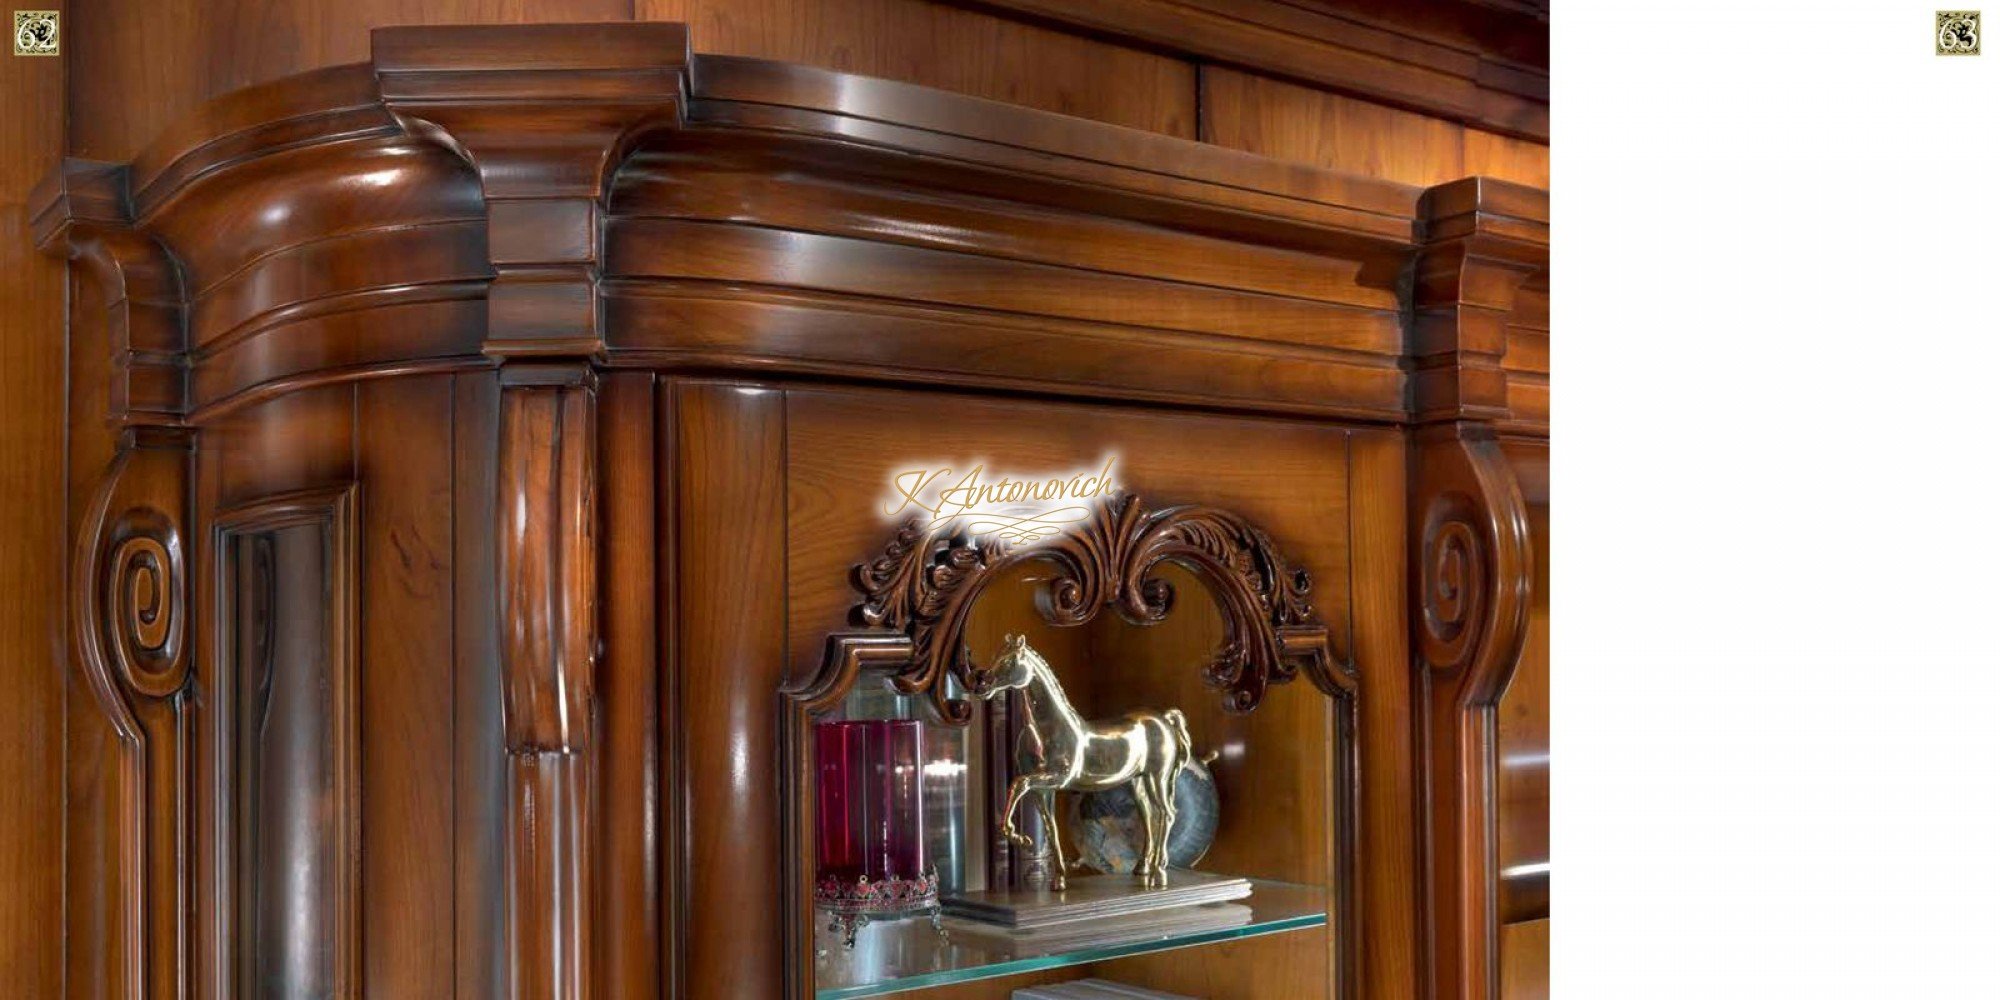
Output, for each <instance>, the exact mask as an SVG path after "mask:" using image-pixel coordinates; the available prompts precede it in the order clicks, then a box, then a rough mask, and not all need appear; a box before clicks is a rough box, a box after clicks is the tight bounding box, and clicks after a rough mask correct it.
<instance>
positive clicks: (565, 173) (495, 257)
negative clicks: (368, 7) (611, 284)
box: [374, 23, 689, 358]
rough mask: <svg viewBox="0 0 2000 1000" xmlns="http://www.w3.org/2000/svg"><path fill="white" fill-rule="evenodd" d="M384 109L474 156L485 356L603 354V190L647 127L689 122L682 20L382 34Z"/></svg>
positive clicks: (377, 43)
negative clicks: (483, 261)
mask: <svg viewBox="0 0 2000 1000" xmlns="http://www.w3.org/2000/svg"><path fill="white" fill-rule="evenodd" d="M374 62H375V69H376V77H377V80H378V81H379V82H380V86H381V91H382V100H383V103H384V104H385V105H386V106H387V107H388V108H389V110H390V111H392V112H394V113H395V114H396V115H397V117H398V118H400V119H401V120H402V121H403V123H404V125H405V127H406V128H408V129H409V130H410V131H411V132H412V133H413V134H416V135H420V136H425V137H428V138H430V139H433V140H435V141H437V142H440V143H442V144H443V145H445V146H447V147H449V148H450V149H452V150H454V151H456V152H457V153H459V154H460V155H462V156H464V157H465V158H466V159H467V160H469V161H471V163H472V165H473V166H474V167H475V168H476V169H477V170H478V171H479V179H480V185H481V187H482V189H483V190H484V193H485V196H486V213H487V220H486V222H487V247H488V251H487V252H488V256H489V259H490V260H491V262H492V264H493V268H494V272H495V277H494V280H493V283H492V285H491V287H490V288H489V289H488V292H487V310H488V312H487V316H488V329H489V332H488V335H487V341H486V352H487V353H488V354H491V355H493V356H496V357H503V358H506V357H551V356H570V357H589V356H592V355H596V354H598V353H600V352H602V350H603V348H604V337H603V331H602V330H601V329H599V313H600V310H599V308H598V301H597V280H598V277H599V260H600V253H601V250H602V242H603V240H602V228H603V214H604V204H603V201H604V194H605V191H606V188H607V185H608V182H609V180H610V176H611V174H612V172H613V171H614V170H615V169H616V168H617V165H618V163H619V162H620V160H622V158H623V156H624V154H625V152H626V151H627V150H628V149H629V148H630V146H631V144H632V142H633V141H634V140H635V139H636V138H637V137H638V136H639V135H640V134H642V133H644V132H646V131H648V130H650V129H653V128H656V127H660V126H664V125H670V124H673V123H675V122H677V121H678V120H679V117H680V114H681V109H682V107H683V106H684V104H685V91H686V82H685V77H686V73H687V66H688V62H689V56H688V39H687V31H686V29H685V28H684V27H682V26H681V25H678V24H666V23H653V24H630V23H622V24H601V25H491V26H485V27H480V28H465V27H454V28H428V27H409V28H383V29H378V30H377V31H376V32H375V34H374Z"/></svg>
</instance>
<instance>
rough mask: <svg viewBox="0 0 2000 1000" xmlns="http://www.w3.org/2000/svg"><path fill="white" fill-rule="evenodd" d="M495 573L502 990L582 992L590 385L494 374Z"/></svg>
mask: <svg viewBox="0 0 2000 1000" xmlns="http://www.w3.org/2000/svg"><path fill="white" fill-rule="evenodd" d="M501 381H502V389H501V396H500V398H501V404H500V405H501V414H500V452H499V484H498V485H499V495H498V497H497V509H498V511H499V517H500V538H499V543H498V544H499V551H498V553H497V557H496V566H497V571H498V573H499V582H500V587H499V593H500V630H501V644H500V653H501V678H502V684H503V685H504V690H503V692H502V712H503V713H504V716H505V719H504V728H505V740H506V748H507V780H508V784H509V789H508V809H507V816H506V827H507V829H506V843H507V854H506V880H507V913H506V921H505V923H506V927H507V945H508V948H507V951H508V955H509V975H508V989H509V993H508V995H509V996H511V997H516V998H534V1000H541V998H548V1000H558V998H562V1000H568V998H576V997H583V996H587V995H588V994H589V989H588V982H587V978H586V976H587V973H586V970H587V967H588V962H587V958H588V956H589V955H590V954H591V950H590V949H591V927H590V924H589V920H588V913H589V910H588V907H589V901H590V898H591V877H592V865H591V860H590V850H589V848H590V845H591V843H592V842H593V826H594V824H593V822H592V812H591V808H592V807H591V799H592V796H591V794H590V750H591V747H590V733H591V726H592V713H593V710H594V708H593V706H594V698H593V688H594V684H595V670H596V659H597V654H596V650H597V634H598V633H597V566H596V562H597V555H596V541H597V539H596V536H597V528H596V516H597V514H596V510H597V502H596V470H595V468H594V467H593V466H594V460H595V455H596V447H597V444H596V429H595V423H596V380H595V376H594V375H593V374H592V373H591V372H590V370H589V369H588V368H586V367H580V366H559V365H551V366H521V365H511V366H508V367H507V368H505V369H503V370H502V378H501Z"/></svg>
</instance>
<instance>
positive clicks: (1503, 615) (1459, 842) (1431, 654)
mask: <svg viewBox="0 0 2000 1000" xmlns="http://www.w3.org/2000/svg"><path fill="white" fill-rule="evenodd" d="M1411 502H1412V504H1413V506H1412V508H1411V509H1412V511H1413V512H1415V513H1414V516H1415V520H1413V524H1414V525H1415V526H1416V530H1415V531H1414V532H1413V533H1412V535H1411V546H1412V550H1411V560H1412V563H1413V565H1414V566H1415V568H1416V573H1415V575H1414V580H1413V583H1414V585H1415V587H1416V591H1417V592H1416V595H1415V602H1414V604H1415V607H1416V608H1417V609H1418V612H1419V613H1418V615H1417V616H1416V617H1417V621H1416V623H1415V625H1416V628H1415V631H1416V649H1417V655H1418V659H1419V661H1420V664H1421V674H1420V683H1421V685H1422V687H1421V690H1422V692H1423V695H1422V698H1423V701H1422V703H1421V706H1420V707H1421V711H1422V718H1421V726H1422V737H1423V739H1422V749H1423V752H1424V756H1423V760H1424V761H1425V766H1426V768H1427V769H1428V773H1427V774H1426V776H1425V777H1426V782H1427V784H1428V787H1429V795H1428V796H1427V810H1426V811H1427V814H1428V815H1427V821H1426V824H1425V836H1424V845H1425V854H1426V864H1425V870H1426V872H1427V881H1428V887H1427V889H1428V904H1429V905H1428V911H1429V927H1428V937H1429V943H1430V951H1431V957H1432V961H1431V962H1430V963H1428V965H1429V967H1430V969H1431V970H1432V973H1431V974H1432V975H1433V976H1434V983H1433V987H1434V989H1433V993H1432V995H1434V996H1437V997H1454V998H1456V997H1465V998H1474V997H1492V996H1498V995H1499V961H1498V949H1499V940H1498V932H1499V926H1500V924H1499V908H1498V900H1499V872H1498V866H1499V861H1498V854H1497V840H1496V838H1497V834H1496V833H1495V815H1494V808H1495V806H1494V796H1495V788H1496V787H1497V785H1498V782H1499V761H1498V757H1497V753H1496V748H1495V736H1494V729H1495V725H1496V712H1495V709H1496V707H1497V706H1498V704H1499V701H1500V696H1501V695H1502V694H1504V693H1505V692H1506V689H1507V683H1508V681H1509V680H1510V679H1512V677H1513V676H1514V669H1515V667H1516V666H1517V665H1518V664H1519V662H1520V659H1521V647H1522V643H1523V642H1524V641H1525V638H1526V632H1527V612H1528V600H1529V587H1530V581H1532V579H1533V572H1532V560H1533V559H1534V552H1533V546H1532V544H1531V541H1530V535H1529V529H1528V518H1527V507H1526V504H1525V503H1524V501H1523V500H1522V496H1521V489H1520V485H1519V483H1518V482H1516V480H1515V478H1514V474H1513V472H1512V470H1511V469H1510V468H1509V467H1508V465H1507V460H1506V458H1505V456H1504V455H1502V453H1501V451H1500V446H1499V443H1498V442H1497V441H1496V440H1495V438H1494V435H1493V431H1492V429H1491V428H1489V427H1486V426H1484V425H1480V424H1472V423H1450V424H1439V425H1435V426H1432V427H1427V428H1423V429H1421V430H1419V431H1418V432H1417V453H1416V460H1415V465H1414V468H1413V483H1412V489H1411Z"/></svg>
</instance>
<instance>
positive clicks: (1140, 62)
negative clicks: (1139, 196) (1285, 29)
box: [634, 0, 1196, 138]
mask: <svg viewBox="0 0 2000 1000" xmlns="http://www.w3.org/2000/svg"><path fill="white" fill-rule="evenodd" d="M634 10H635V13H636V15H637V16H638V18H639V19H640V20H649V21H679V22H682V23H685V24H687V25H688V29H689V33H690V35H691V36H692V37H693V39H694V41H695V47H696V48H697V49H698V50H700V51H702V52H714V53H718V54H725V55H745V56H756V57H758V58H762V59H777V60H784V61H787V62H799V63H805V64H807V65H812V66H824V67H826V68H828V69H836V70H841V71H843V72H849V73H860V74H863V75H866V76H879V77H885V78H887V79H891V80H901V81H904V82H906V83H916V84H922V85H924V86H928V87H937V88H940V89H943V90H951V91H956V92H959V93H963V94H971V95H973V96H976V97H986V98H991V99H993V100H997V101H1005V102H1007V103H1009V104H1020V105H1026V106H1028V107H1033V108H1040V109H1042V110H1044V111H1057V112H1061V113H1063V114H1066V115H1076V116H1078V117H1082V118H1092V119H1096V120H1098V121H1104V122H1110V123H1112V124H1114V125H1125V126H1129V127H1132V128H1139V129H1145V130H1147V131H1151V132H1159V133H1163V134H1166V135H1176V136H1181V137H1183V138H1194V135H1195V120H1196V110H1195V100H1196V95H1195V73H1194V67H1193V66H1192V65H1191V64H1189V63H1187V62H1185V61H1183V60H1179V59H1174V58H1170V57H1167V56H1162V55H1159V54H1157V53H1154V52H1147V51H1142V50H1139V49H1134V48H1130V47H1127V46H1124V45H1118V44H1113V43H1111V42H1105V41H1098V40H1095V39H1090V38H1083V37H1079V36H1077V35H1074V34H1070V33H1065V32H1062V31H1055V30H1051V29H1049V28H1045V27H1040V26H1037V25H1032V24H1024V23H1022V22H1020V21H1015V20H1009V19H1007V18H1002V17H996V16H994V15H992V14H990V13H985V12H982V11H975V10H964V9H959V8H955V7H951V6H948V5H945V4H942V3H934V2H930V0H753V2H747V3H746V2H732V0H637V3H636V4H635V5H634Z"/></svg>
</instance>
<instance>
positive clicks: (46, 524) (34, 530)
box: [0, 2, 89, 996]
mask: <svg viewBox="0 0 2000 1000" xmlns="http://www.w3.org/2000/svg"><path fill="white" fill-rule="evenodd" d="M39 6H40V7H42V8H43V9H52V10H57V11H59V12H60V11H62V10H63V8H64V6H65V5H64V4H62V3H60V2H58V3H49V4H42V5H39ZM64 16H65V17H67V16H68V15H66V14H65V15H64ZM68 61H69V56H68V54H67V53H65V54H64V55H62V56H58V57H53V58H51V57H33V58H28V57H18V58H17V57H11V56H10V57H7V58H5V60H4V61H0V106H4V107H5V108H6V109H7V111H6V114H5V115H0V301H5V302H6V303H7V308H6V309H4V310H0V465H4V467H5V468H6V469H8V470H9V471H8V480H9V483H10V485H9V487H8V488H7V489H6V490H0V523H5V524H7V525H10V526H12V532H11V534H10V535H9V537H8V539H7V543H6V544H5V545H4V546H0V595H4V599H0V661H4V662H5V663H6V667H5V668H4V670H0V885H5V886H7V887H8V888H7V890H6V891H4V892H0V968H4V969H7V970H8V978H9V979H10V980H12V981H13V983H14V985H12V986H11V987H10V988H11V989H14V990H18V991H20V992H21V993H22V994H23V995H25V996H58V995H60V994H61V990H62V983H63V975H64V971H63V966H64V961H63V953H64V949H63V941H62V922H61V920H60V919H58V915H59V914H61V913H62V912H63V910H64V896H65V887H64V881H63V870H64V864H63V857H64V846H63V842H64V832H63V827H64V817H65V816H66V811H65V810H64V808H63V802H64V798H65V789H64V772H65V767H64V765H65V762H66V758H67V756H68V754H67V753H66V750H65V742H66V739H65V734H66V732H67V727H66V725H65V723H64V717H65V713H66V705H67V704H68V703H69V702H71V701H88V700H89V698H88V696H87V695H84V694H83V693H82V691H81V690H80V689H76V690H72V689H71V685H70V684H69V683H68V681H67V677H68V676H69V675H68V672H67V671H66V670H65V667H64V662H63V660H64V657H63V635H64V633H65V631H66V629H65V628H64V627H63V622H64V616H65V613H66V609H65V607H64V604H63V601H64V596H63V591H64V588H63V587H62V586H61V581H62V579H63V577H64V573H65V572H66V565H65V564H66V560H65V559H64V548H63V540H64V527H63V526H64V522H65V519H66V517H67V515H68V511H67V510H66V508H65V505H64V493H65V488H66V486H67V483H66V482H65V480H64V475H63V453H64V447H63V444H64V423H65V421H64V388H63V387H64V384H65V379H64V374H65V372H64V368H65V362H64V358H65V354H66V352H65V350H64V338H63V336H62V334H61V330H62V328H63V319H62V317H63V313H64V292H65V290H66V286H65V283H64V277H63V267H62V264H61V263H60V262H58V261H54V260H50V259H48V258H47V257H43V256H41V255H40V254H37V253H35V252H34V250H33V241H32V240H31V239H30V238H29V227H28V221H27V215H28V213H27V208H26V206H27V201H28V192H29V191H30V190H31V189H32V188H33V187H34V185H35V182H36V181H38V180H40V179H41V177H42V175H43V174H45V173H46V171H47V170H48V168H49V163H50V158H51V157H52V156H53V155H56V152H57V151H58V150H60V149H62V148H63V145H64V120H65V118H66V115H65V114H64V111H65V105H66V102H65V101H64V98H63V86H64V82H65V76H64V67H65V64H66V63H67V62H68ZM72 695H74V697H72Z"/></svg>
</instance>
